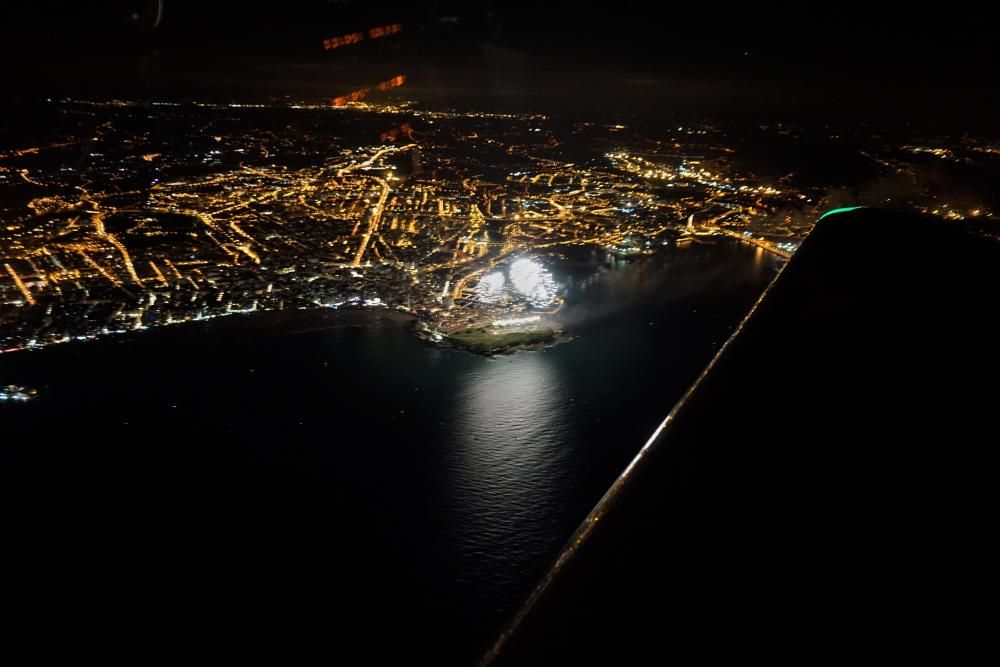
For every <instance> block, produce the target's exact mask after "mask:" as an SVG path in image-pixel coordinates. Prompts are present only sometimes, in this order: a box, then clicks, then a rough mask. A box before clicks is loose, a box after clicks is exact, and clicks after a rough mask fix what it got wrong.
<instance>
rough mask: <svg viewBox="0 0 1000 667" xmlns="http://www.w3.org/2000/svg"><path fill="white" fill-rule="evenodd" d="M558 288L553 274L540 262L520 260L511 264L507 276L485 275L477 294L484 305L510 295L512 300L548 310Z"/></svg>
mask: <svg viewBox="0 0 1000 667" xmlns="http://www.w3.org/2000/svg"><path fill="white" fill-rule="evenodd" d="M557 288H558V286H557V285H556V283H555V281H554V280H553V278H552V274H551V273H549V272H548V271H546V270H545V267H543V266H542V265H541V264H540V263H539V262H537V261H535V260H533V259H528V258H527V257H522V258H520V259H517V260H514V261H513V262H511V264H510V266H509V267H507V271H506V274H505V273H504V272H503V271H493V272H492V273H487V274H486V275H484V276H483V277H482V278H481V279H480V281H479V287H478V289H477V293H478V296H479V300H480V301H483V302H485V303H497V302H498V301H499V300H500V299H501V298H502V297H503V295H504V293H505V292H506V293H510V294H511V295H512V296H514V297H515V298H517V297H519V298H522V299H525V300H527V301H528V303H530V304H531V305H532V306H536V307H542V308H544V307H547V306H551V305H552V302H553V299H554V298H555V295H556V290H557Z"/></svg>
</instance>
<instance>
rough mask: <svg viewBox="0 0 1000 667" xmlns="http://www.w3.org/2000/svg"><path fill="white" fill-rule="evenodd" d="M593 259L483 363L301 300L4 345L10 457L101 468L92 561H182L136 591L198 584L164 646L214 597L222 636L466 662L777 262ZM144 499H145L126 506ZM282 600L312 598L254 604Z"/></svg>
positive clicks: (138, 574)
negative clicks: (553, 305)
mask: <svg viewBox="0 0 1000 667" xmlns="http://www.w3.org/2000/svg"><path fill="white" fill-rule="evenodd" d="M602 261H603V260H602V258H600V257H596V256H594V257H589V258H581V259H580V260H579V261H576V262H573V263H565V264H564V265H562V266H561V267H559V268H558V270H557V272H558V273H559V274H560V275H561V277H562V279H563V280H565V281H568V282H569V283H570V285H571V287H570V289H569V294H568V304H567V307H566V308H565V310H564V313H563V316H564V318H565V319H566V321H567V322H568V324H569V325H570V327H571V329H572V331H573V332H574V333H575V334H576V338H575V339H574V340H573V341H571V342H569V343H566V344H562V345H558V346H556V347H553V348H549V349H546V350H544V351H541V352H529V353H520V354H516V355H514V356H510V357H505V358H497V359H488V358H482V357H477V356H472V355H469V354H465V353H461V352H457V351H451V350H443V349H436V348H432V347H429V346H427V345H425V344H424V343H422V342H420V341H418V340H417V339H415V338H414V337H413V336H411V335H410V334H409V333H408V331H407V330H406V328H405V325H404V324H402V323H400V322H399V321H397V320H394V319H391V318H389V319H378V320H376V319H372V320H371V321H369V322H368V323H367V324H366V325H365V326H363V327H359V326H339V327H333V328H330V327H329V324H330V323H331V322H330V321H329V320H328V317H327V316H324V315H321V314H301V313H300V314H293V315H288V316H274V315H264V316H259V317H257V316H254V317H250V318H241V319H239V320H236V319H228V320H217V321H213V322H209V323H201V324H195V325H185V326H181V327H174V328H171V329H163V330H157V331H151V332H146V333H143V334H140V335H138V336H134V337H129V338H124V337H120V338H116V339H106V340H103V341H98V342H94V343H84V344H68V345H62V346H55V347H52V348H49V349H46V350H43V351H38V352H31V353H17V354H10V355H5V356H0V384H7V383H17V384H24V385H28V386H32V387H38V388H40V389H41V391H42V395H41V397H40V398H38V399H36V400H35V401H33V402H31V403H28V404H19V405H11V404H9V403H8V404H0V419H2V423H3V424H4V426H5V433H6V436H7V437H4V439H3V440H4V443H3V445H2V449H0V451H2V453H3V456H4V459H5V467H6V468H7V473H8V474H10V475H11V477H17V476H18V475H19V474H20V473H19V472H18V469H19V466H23V467H26V468H27V469H28V473H27V474H30V475H39V474H40V473H39V470H38V468H39V467H42V468H44V467H45V466H46V465H47V464H48V463H51V465H52V466H53V468H55V469H58V470H59V471H60V472H59V473H58V474H56V475H55V476H54V479H57V480H63V479H65V480H69V483H70V485H71V486H72V487H73V488H74V489H75V488H76V487H77V486H79V487H80V488H81V489H83V491H82V492H81V493H82V497H84V498H88V497H89V494H91V493H93V494H96V495H98V496H101V495H102V493H104V489H105V488H106V487H107V480H108V479H109V478H112V479H114V480H118V481H117V482H115V483H114V484H112V487H113V489H114V491H113V492H108V493H109V494H110V495H109V497H108V498H103V499H102V500H101V503H100V507H101V508H103V509H106V510H107V511H108V512H109V513H110V516H111V517H112V518H111V519H108V520H107V522H106V524H103V523H100V522H98V526H99V527H98V528H95V529H93V530H91V529H90V528H88V529H87V530H86V531H85V532H86V536H87V537H86V539H87V540H88V542H89V543H90V544H91V546H92V548H97V549H100V548H101V545H102V544H116V545H117V544H118V543H119V541H120V539H121V538H120V535H121V531H122V524H123V523H124V524H126V525H127V526H129V528H128V529H127V530H133V529H134V533H135V537H134V540H135V542H134V544H137V545H139V546H137V547H136V546H134V544H132V542H131V540H132V539H133V538H132V537H130V538H129V540H130V545H132V546H130V548H129V553H130V554H132V557H131V558H129V559H125V560H123V561H121V562H120V565H121V567H120V568H119V566H117V565H116V566H115V567H116V568H118V569H114V570H113V572H112V573H111V576H116V574H115V573H120V572H125V573H126V574H127V576H128V577H129V578H130V580H133V581H139V582H145V581H146V580H147V579H148V578H149V577H150V576H151V575H150V573H149V571H148V568H146V566H145V565H144V563H146V562H147V560H148V562H149V563H153V564H156V565H157V566H160V565H162V562H167V563H175V562H181V563H183V565H182V566H181V567H180V568H179V569H178V573H177V574H176V575H174V574H170V572H172V571H173V570H174V569H176V568H173V566H171V567H167V568H166V570H167V574H163V573H162V571H160V573H159V574H156V576H155V578H156V579H157V581H158V583H153V584H147V583H141V584H137V585H138V586H139V588H140V590H142V591H143V592H142V593H141V595H139V598H141V600H144V601H146V602H147V603H148V601H149V600H150V599H152V600H156V599H158V598H159V597H160V596H163V597H164V598H166V599H167V600H168V601H169V603H170V604H177V603H178V600H177V599H176V598H177V597H178V596H180V597H181V598H183V595H184V594H180V593H177V592H176V591H177V590H180V591H186V592H187V593H190V594H192V595H194V596H195V598H194V599H197V600H198V603H197V604H192V603H190V601H189V602H188V603H187V604H188V605H189V607H190V608H191V609H193V611H190V610H189V612H190V613H189V615H190V616H191V617H192V619H191V620H190V625H183V626H182V630H181V631H180V635H181V636H189V635H192V634H194V635H197V634H198V633H207V634H208V635H210V636H211V637H212V638H213V640H214V641H224V640H222V639H219V638H220V637H228V636H229V635H227V634H225V633H221V634H220V632H221V631H219V630H218V629H217V628H216V629H210V628H212V627H213V626H212V621H211V614H210V613H209V612H200V611H197V609H198V608H201V607H203V606H205V605H207V606H209V607H211V606H212V605H213V604H216V605H221V607H220V608H225V609H229V608H230V607H236V608H239V609H243V610H244V611H241V612H240V613H241V614H242V613H246V614H247V615H248V616H249V617H251V620H250V621H248V625H246V626H244V627H257V624H263V625H265V626H266V625H268V624H269V622H264V621H262V620H261V619H262V618H264V619H266V618H269V614H276V615H278V616H283V617H288V616H289V615H291V617H292V618H294V619H296V620H295V622H294V623H291V622H290V625H292V626H294V633H297V636H298V637H299V639H300V641H301V643H302V645H308V646H310V647H312V648H315V647H316V646H317V644H319V645H320V646H321V649H328V650H329V651H330V652H331V653H332V654H336V653H337V652H338V651H340V650H343V649H346V648H351V647H352V645H353V643H357V642H359V641H361V638H362V637H369V636H370V635H371V634H372V632H373V631H372V628H373V627H374V628H378V632H379V633H381V634H384V636H385V637H386V638H392V641H386V642H385V644H384V645H381V646H377V647H369V648H370V650H373V651H374V654H375V655H377V656H378V657H380V658H385V659H391V660H404V659H409V658H412V657H413V656H427V657H434V658H435V659H436V660H437V663H436V664H448V663H459V664H460V663H463V662H469V661H471V660H472V659H473V658H474V657H475V655H476V654H477V652H478V651H479V650H480V649H481V648H482V646H483V644H484V643H485V642H486V641H487V640H488V639H489V637H490V635H491V634H492V633H493V632H494V631H495V630H496V628H497V626H498V625H499V624H500V623H502V622H503V620H504V619H505V618H506V616H507V615H508V614H509V613H510V612H511V611H512V609H513V608H514V607H515V605H517V603H518V602H519V601H521V600H522V599H523V598H524V596H525V595H526V594H527V593H528V592H529V590H530V589H531V587H532V585H533V583H534V582H535V580H536V579H537V578H538V576H539V575H540V574H541V572H542V571H543V570H544V568H545V567H546V565H547V564H548V563H549V562H550V561H551V559H552V558H553V557H554V556H555V554H556V553H557V551H558V549H559V548H560V546H561V545H562V543H563V542H564V540H565V539H566V538H567V537H568V536H569V534H570V533H571V532H572V531H573V530H574V528H575V527H576V525H577V524H578V523H579V522H580V520H581V519H582V518H583V517H584V516H585V515H586V513H587V512H588V511H589V509H590V508H591V507H592V505H593V504H594V503H595V502H596V501H597V499H598V498H599V497H600V496H601V494H602V493H603V492H604V490H605V489H606V488H607V486H608V485H609V484H610V483H611V482H612V481H613V479H614V478H615V477H616V476H617V474H618V473H619V472H620V471H621V470H622V469H623V468H624V466H625V465H626V464H627V463H628V461H629V460H630V459H631V457H632V456H633V455H634V454H635V453H636V452H637V450H638V449H639V447H640V446H641V445H642V444H643V442H644V441H645V439H646V438H647V437H648V436H649V435H650V433H651V432H652V430H653V429H654V428H655V426H656V425H657V424H658V423H659V421H660V420H661V419H662V418H663V417H664V416H665V415H666V413H667V412H668V411H669V410H670V408H671V406H672V405H673V404H674V402H675V401H676V400H677V399H678V398H679V396H680V395H681V393H682V392H683V391H684V390H685V389H686V388H687V387H688V386H689V385H690V383H691V382H692V381H693V379H694V378H695V377H696V375H697V374H698V373H699V372H700V371H701V369H702V368H703V367H704V366H705V364H706V363H707V361H708V360H709V359H710V358H711V356H712V354H713V353H714V351H715V350H717V349H718V347H719V345H720V344H721V343H722V342H723V341H724V339H725V338H726V336H727V335H728V334H729V333H730V331H731V330H732V329H733V327H734V326H735V325H736V324H737V323H738V321H739V320H740V319H741V317H742V316H743V315H744V314H745V313H746V311H747V310H748V308H749V307H750V305H751V304H752V303H753V301H754V300H756V298H757V297H758V295H759V294H760V293H761V291H762V290H763V288H764V287H765V286H766V284H767V283H768V282H769V281H770V279H771V278H772V277H773V275H774V265H773V262H772V260H771V259H770V257H768V256H765V255H762V254H761V251H759V250H757V249H752V248H748V247H745V246H740V245H737V244H735V243H731V242H728V241H719V242H717V243H715V244H713V245H706V246H697V245H696V246H693V247H689V248H684V249H666V250H664V251H663V252H662V253H661V254H660V255H658V256H656V257H653V258H649V259H645V260H641V261H638V262H634V263H632V264H630V265H621V266H619V267H617V268H609V267H608V266H607V265H605V266H604V268H603V269H602V270H600V271H599V272H598V273H597V274H594V273H593V269H594V265H593V264H594V263H598V264H600V263H601V262H602ZM588 276H589V277H588ZM349 319H350V317H348V320H349ZM316 327H320V328H316ZM39 452H41V453H39ZM67 460H68V461H71V462H72V463H71V464H66V461H67ZM109 470H110V471H112V472H108V471H109ZM81 476H92V477H93V478H94V479H95V480H100V483H99V484H98V483H97V482H96V481H95V483H94V485H93V487H88V486H87V483H86V480H84V481H82V482H81V480H80V477H81ZM47 483H48V482H47ZM57 483H58V482H51V484H52V485H53V486H55V485H56V484H57ZM150 489H155V490H156V491H155V495H156V497H157V498H158V499H159V500H158V501H157V502H154V503H152V505H153V509H152V510H151V511H149V512H145V511H143V512H141V513H139V512H138V510H136V513H135V514H133V513H132V510H128V511H126V510H123V509H122V508H123V507H129V506H132V505H136V504H138V505H141V504H142V503H143V502H145V501H147V500H148V498H147V496H148V495H153V492H151V491H150ZM135 498H138V499H139V500H138V501H136V500H135ZM52 502H53V504H54V506H55V509H54V510H52V511H53V513H55V514H56V515H58V516H60V517H62V519H63V520H64V522H65V525H66V527H67V530H69V531H70V532H71V533H73V532H74V531H76V530H77V528H76V527H75V524H74V521H75V520H76V518H77V517H75V516H74V515H73V514H72V512H70V513H69V515H66V514H65V513H62V510H60V509H59V508H60V507H61V505H60V503H64V502H66V501H65V499H59V500H55V501H52ZM201 507H204V508H205V509H204V511H202V510H201V509H199V508H201ZM192 508H193V509H192ZM97 513H98V514H101V512H97ZM178 514H179V515H180V516H181V517H185V519H184V520H181V521H180V522H179V524H180V525H178V521H176V515H178ZM67 516H68V517H69V518H66V517H67ZM187 517H196V518H195V519H193V520H192V521H190V522H187V523H185V521H186V518H187ZM165 535H166V536H169V539H167V538H165V537H164V536H165ZM186 541H190V542H192V543H195V544H200V545H202V548H201V549H200V550H195V552H194V553H193V554H192V552H191V551H190V549H189V548H187V547H185V546H184V543H185V542H186ZM276 545H277V546H276ZM274 549H278V552H279V556H278V557H277V558H272V557H271V556H268V557H267V558H265V557H264V556H262V555H261V554H265V553H267V554H271V552H272V550H274ZM53 551H56V550H53ZM149 554H156V555H155V556H150V555H149ZM164 554H166V555H164ZM44 558H50V559H56V561H55V562H54V566H56V567H58V564H59V561H58V559H59V558H60V557H59V556H53V555H52V554H51V553H46V554H45V555H44ZM116 562H119V561H116ZM272 563H273V567H274V568H275V569H269V568H271V567H272V566H271V564H272ZM206 573H208V574H206ZM75 576H76V575H74V574H72V573H71V574H67V575H66V582H67V585H68V586H71V587H72V586H75V585H77V584H76V583H74V577H75ZM275 577H277V578H278V579H280V580H281V582H283V583H280V584H278V583H275ZM203 579H207V580H211V581H212V582H213V583H212V585H211V586H203V585H201V584H198V586H197V587H194V586H193V585H191V584H190V583H189V582H191V581H193V580H197V581H202V580H203ZM86 586H87V585H86V584H85V585H84V591H82V593H83V594H84V595H86V594H88V593H90V592H93V591H91V590H90V589H89V588H87V587H86ZM188 587H191V588H196V590H191V591H189V590H187V589H188ZM248 591H253V593H251V592H248ZM289 591H298V592H299V593H301V592H302V591H306V595H307V597H308V598H309V599H310V600H311V603H310V605H307V606H303V605H300V604H299V603H298V602H297V603H296V606H295V607H294V608H282V609H283V611H282V612H281V613H280V614H279V613H278V612H276V611H275V609H276V608H279V607H275V606H273V605H271V604H268V605H261V608H258V607H257V606H255V605H260V602H259V601H260V600H261V599H267V600H279V601H285V602H288V601H289V600H290V599H291V598H290V597H289V596H290V595H291V593H289ZM187 593H185V594H187ZM296 595H298V593H296ZM120 596H121V597H122V598H123V599H125V600H130V599H131V593H128V592H124V593H121V594H120ZM185 599H186V598H185ZM295 599H296V600H297V601H298V598H297V597H296V598H295ZM312 603H315V604H316V605H318V608H314V607H313V606H312ZM182 604H183V600H182ZM70 609H71V610H72V609H73V608H72V607H71V608H70ZM246 609H249V610H251V611H245V610H246ZM79 611H80V610H77V612H79ZM77 612H74V611H67V612H66V613H67V614H68V615H70V616H72V614H73V613H77ZM80 613H83V612H80ZM345 614H346V616H347V617H348V618H349V620H347V621H344V620H343V619H344V618H345ZM334 618H337V619H340V620H337V621H336V622H335V621H334V620H333V619H334ZM137 631H139V632H140V636H151V637H154V638H156V637H160V634H159V633H160V630H156V629H152V630H150V629H149V628H144V629H141V628H140V629H139V630H137ZM142 633H146V634H142ZM233 637H234V641H238V642H240V646H242V647H243V648H244V649H246V647H247V646H250V647H252V646H254V642H256V641H262V642H265V643H266V641H268V640H266V639H261V638H260V637H259V636H257V635H255V634H254V633H251V637H250V638H248V636H247V635H246V634H239V633H237V634H236V635H234V636H233ZM255 637H256V638H255ZM317 637H321V638H323V639H322V641H318V640H317ZM88 641H91V642H93V644H94V645H95V646H99V645H100V644H101V641H102V640H101V639H100V635H98V636H97V638H94V637H93V636H91V637H90V638H89V640H88ZM365 641H367V640H365ZM354 648H356V647H354ZM69 650H70V651H71V652H72V651H74V650H76V648H74V647H71V648H70V649H69ZM246 650H249V649H246ZM288 650H291V649H288ZM223 655H227V654H226V653H225V652H223ZM285 655H294V651H293V653H291V654H288V653H285Z"/></svg>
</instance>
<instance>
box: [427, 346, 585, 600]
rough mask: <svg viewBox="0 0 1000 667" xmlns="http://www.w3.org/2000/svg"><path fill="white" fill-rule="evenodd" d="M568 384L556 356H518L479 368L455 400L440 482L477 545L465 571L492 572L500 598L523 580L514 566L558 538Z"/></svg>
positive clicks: (464, 529)
mask: <svg viewBox="0 0 1000 667" xmlns="http://www.w3.org/2000/svg"><path fill="white" fill-rule="evenodd" d="M564 380H565V378H564V377H563V376H562V374H561V373H560V370H559V369H558V368H555V367H553V360H552V358H551V355H549V354H545V353H541V354H519V355H516V356H514V357H512V358H509V359H497V360H490V361H485V362H484V363H481V364H476V365H475V366H474V367H473V368H471V369H469V371H468V372H467V373H466V374H465V375H464V376H463V378H462V381H461V383H460V386H459V389H458V391H457V394H456V398H455V402H454V405H453V409H452V422H451V424H450V431H451V433H452V434H453V435H454V436H455V437H454V439H453V440H452V443H451V444H452V449H451V451H450V452H449V453H448V454H447V459H446V462H445V465H446V471H444V472H443V473H442V476H443V477H445V478H446V482H445V483H446V484H447V485H448V487H449V488H448V493H449V494H450V495H451V496H452V497H453V499H454V500H455V501H456V502H454V503H452V506H451V512H452V515H453V517H454V519H455V521H457V522H459V525H461V526H462V530H461V534H462V536H463V538H462V539H471V540H475V541H476V542H477V547H476V548H475V549H473V550H471V551H469V552H466V553H465V554H464V556H465V557H466V558H468V559H470V560H471V561H472V562H469V563H468V565H469V566H470V567H473V568H474V569H479V570H482V569H484V568H485V569H489V570H492V571H493V572H494V573H495V575H496V576H495V578H494V579H493V580H492V581H490V582H489V586H490V588H494V587H495V588H496V589H497V592H498V593H500V592H501V591H502V590H503V589H504V588H505V587H506V586H508V585H509V584H510V581H511V578H515V577H517V576H519V572H518V571H517V570H518V568H513V569H512V568H510V567H509V566H510V565H512V564H515V563H517V562H523V561H524V560H528V561H530V560H532V559H533V558H538V557H544V556H546V555H547V554H548V553H549V552H550V551H551V546H552V544H553V541H555V542H558V540H559V538H558V537H554V536H553V535H552V533H551V530H550V527H551V521H552V519H553V518H554V515H555V514H556V513H557V512H558V510H557V508H558V507H559V505H560V502H559V497H558V496H559V493H560V489H562V488H563V487H564V485H563V483H562V481H561V480H563V479H564V478H565V477H566V475H567V472H568V471H567V469H566V466H565V465H564V463H565V462H564V457H565V456H566V452H567V451H568V449H567V448H566V442H565V439H566V437H567V433H568V426H569V422H570V416H569V415H568V414H567V408H566V406H567V404H568V402H569V401H568V397H567V395H566V394H567V392H566V388H565V386H564Z"/></svg>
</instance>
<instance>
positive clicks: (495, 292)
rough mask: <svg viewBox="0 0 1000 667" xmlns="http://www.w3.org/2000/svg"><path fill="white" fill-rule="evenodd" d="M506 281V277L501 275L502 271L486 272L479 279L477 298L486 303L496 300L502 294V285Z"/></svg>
mask: <svg viewBox="0 0 1000 667" xmlns="http://www.w3.org/2000/svg"><path fill="white" fill-rule="evenodd" d="M506 283H507V278H506V277H505V276H504V275H503V272H502V271H494V272H493V273H487V274H486V275H485V276H483V277H482V278H481V279H480V280H479V287H478V289H477V292H478V293H479V300H480V301H483V302H486V303H491V302H493V301H496V300H497V299H498V298H500V295H501V294H503V287H504V285H505V284H506Z"/></svg>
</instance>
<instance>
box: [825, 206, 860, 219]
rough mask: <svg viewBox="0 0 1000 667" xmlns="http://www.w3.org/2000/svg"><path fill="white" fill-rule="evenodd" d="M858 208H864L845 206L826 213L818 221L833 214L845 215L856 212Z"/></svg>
mask: <svg viewBox="0 0 1000 667" xmlns="http://www.w3.org/2000/svg"><path fill="white" fill-rule="evenodd" d="M859 208H864V206H845V207H843V208H835V209H833V210H832V211H827V212H826V213H824V214H823V215H821V216H819V219H820V220H822V219H823V218H825V217H826V216H828V215H833V214H835V213H847V212H848V211H856V210H858V209H859Z"/></svg>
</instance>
